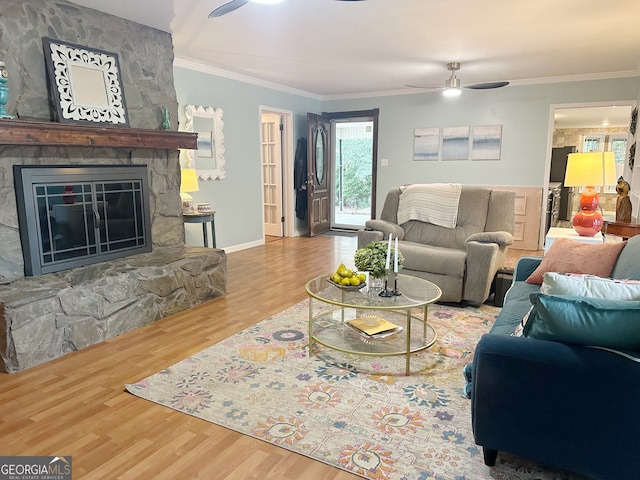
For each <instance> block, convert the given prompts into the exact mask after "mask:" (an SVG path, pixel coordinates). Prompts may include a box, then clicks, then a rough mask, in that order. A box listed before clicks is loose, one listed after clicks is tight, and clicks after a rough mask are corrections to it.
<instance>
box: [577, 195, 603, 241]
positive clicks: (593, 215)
mask: <svg viewBox="0 0 640 480" xmlns="http://www.w3.org/2000/svg"><path fill="white" fill-rule="evenodd" d="M598 203H600V199H599V198H598V193H597V192H596V191H595V189H594V188H593V187H587V188H586V189H585V190H584V192H583V193H582V196H581V197H580V210H579V211H578V213H576V214H575V215H574V217H573V229H574V230H575V231H576V232H577V233H578V235H580V236H582V237H593V236H594V235H595V234H596V233H598V232H599V231H600V230H602V215H601V214H600V212H599V211H598Z"/></svg>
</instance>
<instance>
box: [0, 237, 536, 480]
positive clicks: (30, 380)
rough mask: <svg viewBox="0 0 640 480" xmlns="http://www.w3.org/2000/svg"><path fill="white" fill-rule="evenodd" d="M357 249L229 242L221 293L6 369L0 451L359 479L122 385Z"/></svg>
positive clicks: (280, 298) (96, 469) (98, 471)
mask: <svg viewBox="0 0 640 480" xmlns="http://www.w3.org/2000/svg"><path fill="white" fill-rule="evenodd" d="M355 248H356V238H355V237H342V236H335V235H321V236H318V237H315V238H307V237H296V238H284V239H278V240H277V241H273V240H272V241H269V242H268V243H266V244H265V245H263V246H260V247H256V248H251V249H247V250H243V251H240V252H234V253H231V254H229V255H228V257H227V261H228V284H227V290H228V294H227V295H226V296H225V297H222V298H218V299H216V300H212V301H210V302H207V303H205V304H203V305H201V306H198V307H196V308H193V309H191V310H188V311H186V312H182V313H179V314H176V315H173V316H171V317H167V318H165V319H162V320H160V321H158V322H155V323H154V324H152V325H149V326H146V327H143V328H140V329H138V330H135V331H133V332H129V333H127V334H124V335H121V336H119V337H116V338H113V339H111V340H108V341H106V342H103V343H101V344H98V345H94V346H92V347H89V348H87V349H85V350H82V351H79V352H74V353H71V354H68V355H66V356H64V357H62V358H59V359H57V360H54V361H51V362H49V363H47V364H44V365H40V366H38V367H34V368H32V369H29V370H27V371H24V372H19V373H15V374H11V375H9V374H0V412H1V413H0V455H3V456H6V455H72V456H73V474H74V477H73V478H74V479H80V478H82V479H96V480H98V479H100V480H105V479H127V480H128V479H172V480H176V479H178V480H182V479H192V478H200V479H207V480H210V479H243V480H244V479H261V480H271V479H274V480H275V479H285V480H287V479H292V480H297V479H301V478H305V479H307V478H308V479H314V480H331V479H336V480H346V479H356V478H359V477H357V476H355V475H351V474H349V473H346V472H344V471H341V470H339V469H336V468H333V467H330V466H328V465H325V464H323V463H320V462H316V461H314V460H311V459H308V458H306V457H304V456H301V455H298V454H295V453H292V452H288V451H286V450H284V449H281V448H279V447H275V446H273V445H270V444H267V443H264V442H261V441H259V440H256V439H253V438H250V437H248V436H245V435H241V434H239V433H236V432H233V431H231V430H227V429H225V428H222V427H219V426H217V425H214V424H211V423H208V422H205V421H203V420H200V419H197V418H194V417H191V416H189V415H186V414H183V413H179V412H175V411H173V410H171V409H169V408H165V407H161V406H159V405H156V404H154V403H151V402H147V401H145V400H142V399H140V398H138V397H135V396H133V395H131V394H129V393H127V392H125V390H124V384H125V383H133V382H136V381H138V380H140V379H142V378H144V377H146V376H148V375H150V374H152V373H155V372H157V371H159V370H162V369H163V368H164V367H167V366H169V365H172V364H173V363H175V362H177V361H179V360H181V359H183V358H185V357H188V356H190V355H192V354H194V353H196V352H198V351H200V350H202V349H203V348H205V347H207V346H209V345H212V344H213V343H216V342H218V341H220V340H222V339H224V338H226V337H228V336H230V335H232V334H234V333H236V332H238V331H240V330H243V329H245V328H247V327H249V326H251V325H253V324H255V323H256V322H258V321H260V320H262V319H264V318H266V317H268V316H269V315H272V314H274V313H277V312H279V311H281V310H283V309H284V308H286V307H288V306H290V305H293V304H295V303H297V302H299V301H301V300H303V299H304V298H306V294H305V291H304V283H305V281H306V280H307V279H309V278H311V277H313V276H316V275H319V274H321V273H324V272H329V271H330V270H332V269H333V268H335V267H336V266H337V265H338V264H339V263H340V262H345V263H348V264H350V263H353V260H352V259H353V252H354V250H355ZM515 252H517V253H515ZM529 253H531V252H522V251H514V252H512V254H511V255H510V258H511V259H513V258H517V256H519V255H522V254H529Z"/></svg>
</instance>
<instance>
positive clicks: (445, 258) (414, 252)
mask: <svg viewBox="0 0 640 480" xmlns="http://www.w3.org/2000/svg"><path fill="white" fill-rule="evenodd" d="M440 228H442V227H440ZM398 250H400V251H401V252H402V256H403V257H404V262H403V268H406V269H408V270H417V271H420V272H429V273H437V274H440V275H448V276H451V277H456V278H463V277H464V271H465V263H466V259H467V253H466V251H465V250H457V249H455V248H444V247H434V246H431V245H425V244H422V243H415V242H406V241H402V242H399V243H398Z"/></svg>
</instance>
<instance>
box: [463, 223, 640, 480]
mask: <svg viewBox="0 0 640 480" xmlns="http://www.w3.org/2000/svg"><path fill="white" fill-rule="evenodd" d="M540 261H541V258H537V257H523V258H521V259H520V260H519V261H518V263H517V265H516V269H515V272H514V281H513V284H512V286H511V288H510V289H509V290H508V292H507V294H506V297H505V301H504V306H503V309H502V311H501V313H500V314H499V315H498V317H497V319H496V322H495V324H494V326H493V328H492V329H491V331H490V332H489V333H488V334H485V335H483V337H482V338H481V340H480V342H479V343H478V345H477V346H476V350H475V355H474V359H473V364H472V366H471V367H472V368H471V370H470V371H469V369H467V371H466V374H467V376H468V380H471V382H470V385H468V387H469V390H468V392H470V395H471V402H472V405H471V414H472V424H473V433H474V437H475V441H476V443H477V444H478V445H479V446H481V447H482V449H483V454H484V461H485V464H486V465H489V466H493V465H494V464H495V462H496V459H497V455H498V452H509V453H511V454H515V455H518V456H521V457H524V458H528V459H530V460H533V461H535V462H537V463H538V464H540V465H543V466H546V467H550V468H558V469H562V470H567V471H570V472H575V473H578V474H582V475H586V476H587V477H588V478H594V479H607V480H609V479H611V480H618V479H620V480H623V479H624V480H630V479H640V460H639V458H640V457H639V454H638V451H639V449H640V447H639V446H638V444H636V441H637V440H638V438H639V437H640V359H638V358H637V357H640V352H633V351H631V352H629V351H625V352H621V351H613V350H604V349H600V348H593V347H590V346H582V345H577V344H569V343H561V342H559V341H551V340H541V339H536V338H529V337H524V336H520V337H518V336H512V335H511V334H512V333H513V332H514V330H515V329H516V326H517V325H518V324H519V323H520V322H521V321H522V318H523V317H524V316H525V315H526V313H527V312H528V311H529V309H530V307H531V301H530V297H529V296H530V294H532V293H535V292H538V291H539V285H531V284H528V283H526V282H525V281H524V280H525V279H526V278H527V277H528V276H529V275H530V274H531V273H532V272H533V271H534V270H535V268H536V267H537V266H538V264H539V263H540ZM611 276H612V277H613V278H619V279H634V280H640V236H636V237H633V238H631V239H629V241H628V242H627V245H626V246H625V247H624V249H623V250H622V252H621V253H620V255H619V257H618V259H617V261H616V264H615V266H614V269H613V271H612V273H611ZM632 303H637V302H632ZM638 320H639V322H640V318H638ZM639 325H640V324H639Z"/></svg>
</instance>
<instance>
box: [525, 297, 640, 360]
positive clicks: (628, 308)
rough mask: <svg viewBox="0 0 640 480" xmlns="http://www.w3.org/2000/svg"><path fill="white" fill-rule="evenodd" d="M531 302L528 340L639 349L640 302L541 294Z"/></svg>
mask: <svg viewBox="0 0 640 480" xmlns="http://www.w3.org/2000/svg"><path fill="white" fill-rule="evenodd" d="M530 299H531V303H532V305H533V309H532V310H531V313H530V315H529V319H528V320H527V323H526V325H525V327H524V336H525V337H532V338H537V339H542V340H554V341H558V342H564V343H575V344H579V345H595V346H601V347H609V348H616V349H623V350H624V349H628V350H640V302H628V301H619V300H607V299H600V298H587V297H578V296H574V295H545V294H542V293H533V294H531V296H530Z"/></svg>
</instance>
